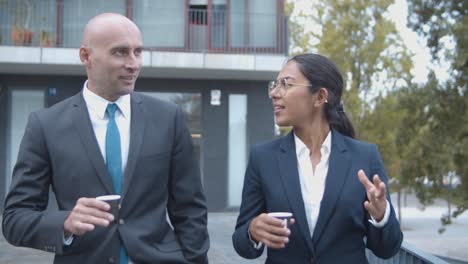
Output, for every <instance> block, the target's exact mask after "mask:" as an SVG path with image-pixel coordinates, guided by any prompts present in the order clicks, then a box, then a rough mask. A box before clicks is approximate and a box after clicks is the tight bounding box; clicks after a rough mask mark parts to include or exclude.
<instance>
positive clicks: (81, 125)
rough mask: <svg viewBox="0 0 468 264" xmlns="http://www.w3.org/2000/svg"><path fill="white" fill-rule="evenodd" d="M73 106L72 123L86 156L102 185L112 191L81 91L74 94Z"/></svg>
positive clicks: (108, 191) (109, 191)
mask: <svg viewBox="0 0 468 264" xmlns="http://www.w3.org/2000/svg"><path fill="white" fill-rule="evenodd" d="M72 102H73V107H74V108H75V109H74V111H73V123H74V124H75V127H76V131H77V132H78V134H79V136H80V140H81V142H82V143H83V146H84V148H85V150H86V153H87V154H88V158H89V160H90V161H91V163H92V164H93V166H94V168H95V169H96V172H97V175H98V177H99V179H100V180H101V182H102V184H103V185H104V187H105V189H106V191H107V193H109V194H111V193H113V187H112V180H111V178H110V176H109V174H108V173H107V167H106V163H105V161H104V158H103V157H102V154H101V151H100V150H99V145H98V142H97V140H96V136H95V134H94V130H93V126H92V124H91V120H90V118H89V114H88V108H87V107H86V103H85V101H84V99H83V95H82V93H79V94H77V95H75V96H74V97H73V99H72Z"/></svg>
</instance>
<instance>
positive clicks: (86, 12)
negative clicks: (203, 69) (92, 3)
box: [0, 0, 287, 54]
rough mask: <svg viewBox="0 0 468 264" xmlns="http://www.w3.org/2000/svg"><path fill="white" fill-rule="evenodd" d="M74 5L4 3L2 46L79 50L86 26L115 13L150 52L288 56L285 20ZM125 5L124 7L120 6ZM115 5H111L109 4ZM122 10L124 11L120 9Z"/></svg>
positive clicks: (0, 10)
mask: <svg viewBox="0 0 468 264" xmlns="http://www.w3.org/2000/svg"><path fill="white" fill-rule="evenodd" d="M73 2H74V1H66V2H65V1H55V0H41V1H37V0H17V1H13V0H3V1H1V0H0V23H1V24H0V45H15V46H36V47H37V46H42V47H66V48H77V47H79V46H80V42H81V37H82V31H83V28H84V26H85V24H86V23H87V21H88V20H89V19H90V18H91V17H93V16H94V15H96V14H99V13H103V12H116V13H121V14H125V15H127V16H128V17H130V18H131V19H132V20H133V21H134V22H135V23H136V24H137V25H138V26H139V28H140V30H141V31H142V34H143V45H144V47H145V49H148V50H155V51H183V52H210V53H262V54H265V53H271V54H286V53H287V29H286V28H287V19H286V18H285V17H284V15H283V14H280V15H276V14H263V13H246V12H233V11H229V10H226V9H225V8H222V9H216V8H214V9H212V10H206V9H201V10H200V9H186V8H183V6H182V8H178V9H161V8H157V7H154V6H152V5H149V6H143V7H139V6H136V5H133V6H131V7H128V6H125V1H106V2H107V3H114V6H112V8H110V7H107V8H103V7H101V8H90V7H86V6H84V5H78V4H73ZM120 2H122V3H123V4H118V5H117V4H116V3H120ZM108 5H110V4H108ZM119 5H120V6H119Z"/></svg>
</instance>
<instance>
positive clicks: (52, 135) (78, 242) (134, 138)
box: [2, 93, 209, 264]
mask: <svg viewBox="0 0 468 264" xmlns="http://www.w3.org/2000/svg"><path fill="white" fill-rule="evenodd" d="M131 111H132V118H131V129H130V130H131V133H130V147H129V154H128V161H127V166H126V169H125V172H124V186H123V190H122V204H121V210H120V213H119V217H118V218H119V219H121V220H120V221H119V220H117V221H115V223H113V224H111V226H110V227H107V228H102V227H97V228H96V229H95V230H94V231H91V232H89V233H87V234H85V235H83V236H78V237H76V238H75V239H74V241H73V243H72V245H70V246H63V241H62V237H63V224H64V221H65V218H66V217H67V215H68V214H69V213H70V211H71V210H72V208H73V207H74V205H75V203H76V201H77V200H78V198H80V197H96V196H99V195H106V194H112V183H111V178H110V176H109V175H108V173H107V169H106V165H105V162H104V159H103V157H102V155H101V152H100V150H99V146H98V144H97V141H96V137H95V135H94V131H93V128H92V125H91V122H90V119H89V115H88V111H87V107H86V103H85V101H84V99H83V96H82V94H81V93H79V94H77V95H75V96H73V97H71V98H69V99H67V100H64V101H63V102H60V103H58V104H56V105H54V106H52V107H51V108H49V109H44V110H41V111H39V112H35V113H32V114H31V115H30V117H29V121H28V125H27V127H26V131H25V134H24V137H23V140H22V142H21V146H20V151H19V155H18V161H17V163H16V166H15V168H14V171H13V180H12V185H11V189H10V192H9V194H8V196H7V198H6V201H5V209H4V213H3V223H2V224H3V232H4V236H5V238H6V239H7V240H8V241H9V242H10V243H11V244H13V245H16V246H24V247H32V248H36V249H40V250H46V251H50V252H54V253H55V254H56V255H55V260H54V263H67V264H70V263H77V264H78V263H79V264H82V263H109V262H112V261H115V259H116V257H117V256H118V252H119V247H120V239H119V236H120V237H121V241H123V243H124V245H125V247H126V249H127V251H128V255H129V257H130V258H131V259H132V260H133V261H134V262H136V263H206V262H207V251H208V248H209V238H208V232H207V228H206V225H207V209H206V204H205V196H204V194H203V189H202V185H201V179H200V171H199V166H198V162H197V161H196V160H195V158H194V155H193V154H194V153H193V145H192V141H191V136H190V133H189V131H188V129H187V127H186V125H185V122H184V118H183V113H182V112H181V110H180V109H179V108H178V107H177V106H176V105H174V104H171V103H168V102H164V101H161V100H157V99H154V98H151V97H149V96H145V95H142V94H139V93H132V94H131ZM50 186H52V189H53V191H54V193H55V196H56V198H57V203H58V207H59V210H58V211H49V210H45V209H46V207H47V204H48V197H49V187H50ZM166 208H167V209H166ZM166 212H167V214H168V215H169V218H170V220H171V222H172V225H173V227H174V228H173V229H172V228H171V226H170V225H169V224H168V222H167V221H166Z"/></svg>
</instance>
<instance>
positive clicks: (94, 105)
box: [83, 81, 130, 119]
mask: <svg viewBox="0 0 468 264" xmlns="http://www.w3.org/2000/svg"><path fill="white" fill-rule="evenodd" d="M83 98H84V100H85V102H86V105H87V106H88V109H89V111H90V112H91V113H95V114H96V115H97V116H98V117H99V118H100V119H104V117H105V114H106V108H107V105H108V104H111V103H115V104H116V105H117V106H118V107H119V110H120V113H121V114H122V116H123V117H124V118H128V117H129V116H130V94H126V95H122V96H120V97H119V99H117V101H115V102H110V101H108V100H106V99H104V98H102V97H101V96H99V95H97V94H96V93H94V92H92V91H91V90H89V89H88V81H86V82H85V83H84V85H83Z"/></svg>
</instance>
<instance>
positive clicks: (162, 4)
mask: <svg viewBox="0 0 468 264" xmlns="http://www.w3.org/2000/svg"><path fill="white" fill-rule="evenodd" d="M185 17H186V16H185V0H172V1H166V0H134V1H133V20H134V21H135V23H136V24H137V25H138V27H139V28H140V30H141V33H142V34H143V45H144V46H150V47H184V45H185V43H184V39H185V36H184V34H185Z"/></svg>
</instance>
